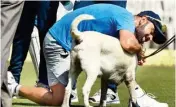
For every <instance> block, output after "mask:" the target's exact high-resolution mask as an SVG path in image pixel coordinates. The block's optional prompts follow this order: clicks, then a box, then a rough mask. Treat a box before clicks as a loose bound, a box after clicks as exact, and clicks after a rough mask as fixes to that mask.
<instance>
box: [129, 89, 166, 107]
mask: <svg viewBox="0 0 176 107" xmlns="http://www.w3.org/2000/svg"><path fill="white" fill-rule="evenodd" d="M135 90H136V95H137V103H138V105H139V106H140V107H168V104H167V103H160V102H158V101H156V100H155V99H154V98H156V97H155V96H154V95H153V94H151V93H145V92H144V91H143V90H142V89H141V88H140V87H139V86H136V88H135ZM129 107H132V102H131V100H130V104H129Z"/></svg>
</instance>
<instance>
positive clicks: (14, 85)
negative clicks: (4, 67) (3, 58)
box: [7, 71, 21, 96]
mask: <svg viewBox="0 0 176 107" xmlns="http://www.w3.org/2000/svg"><path fill="white" fill-rule="evenodd" d="M7 83H8V85H7V87H8V89H9V91H10V94H11V96H17V95H18V93H17V88H18V89H19V87H20V86H21V85H19V84H18V83H17V82H16V81H15V78H14V77H13V75H12V73H11V72H10V71H7Z"/></svg>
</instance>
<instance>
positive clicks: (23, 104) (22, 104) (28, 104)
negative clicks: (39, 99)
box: [13, 102, 39, 107]
mask: <svg viewBox="0 0 176 107" xmlns="http://www.w3.org/2000/svg"><path fill="white" fill-rule="evenodd" d="M13 105H19V106H32V107H33V106H39V105H38V104H31V103H26V102H25V103H22V102H20V103H13Z"/></svg>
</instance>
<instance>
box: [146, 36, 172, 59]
mask: <svg viewBox="0 0 176 107" xmlns="http://www.w3.org/2000/svg"><path fill="white" fill-rule="evenodd" d="M174 41H175V35H174V36H173V37H172V38H170V39H169V40H168V41H166V42H165V43H164V44H163V45H161V46H160V47H159V48H158V49H157V50H156V51H154V52H153V53H151V54H150V55H147V56H145V57H144V59H146V58H148V57H150V56H153V55H155V54H157V53H158V52H160V51H162V50H163V49H164V48H166V47H167V46H169V45H170V44H171V43H172V42H174Z"/></svg>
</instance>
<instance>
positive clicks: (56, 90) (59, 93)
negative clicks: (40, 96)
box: [51, 83, 65, 106]
mask: <svg viewBox="0 0 176 107" xmlns="http://www.w3.org/2000/svg"><path fill="white" fill-rule="evenodd" d="M51 90H52V93H53V94H52V95H53V96H52V97H53V100H52V105H53V106H60V105H62V102H63V99H64V94H65V86H64V85H63V84H61V83H58V84H56V85H54V86H52V87H51Z"/></svg>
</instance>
